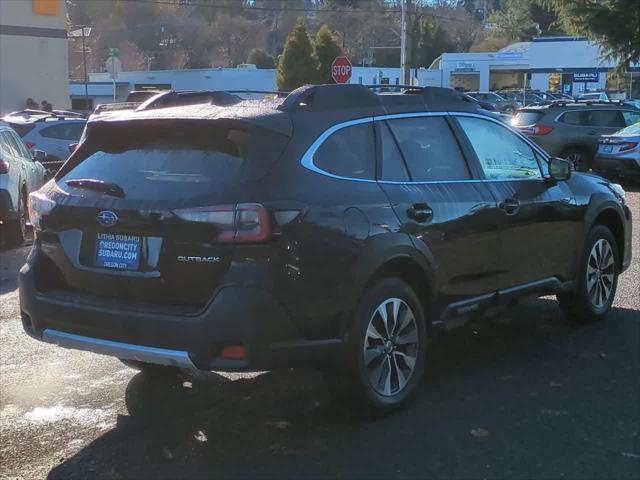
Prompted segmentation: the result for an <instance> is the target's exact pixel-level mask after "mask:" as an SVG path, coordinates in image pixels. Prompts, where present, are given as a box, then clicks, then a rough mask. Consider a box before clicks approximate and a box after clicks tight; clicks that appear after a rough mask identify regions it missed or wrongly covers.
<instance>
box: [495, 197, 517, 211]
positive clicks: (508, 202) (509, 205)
mask: <svg viewBox="0 0 640 480" xmlns="http://www.w3.org/2000/svg"><path fill="white" fill-rule="evenodd" d="M498 208H500V210H504V211H505V213H506V214H507V215H513V214H514V213H516V212H517V211H518V209H519V208H520V202H519V201H518V200H516V199H515V198H507V199H505V200H503V201H502V202H500V203H499V204H498Z"/></svg>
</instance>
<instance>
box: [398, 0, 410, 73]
mask: <svg viewBox="0 0 640 480" xmlns="http://www.w3.org/2000/svg"><path fill="white" fill-rule="evenodd" d="M400 2H401V4H400V5H401V6H400V8H401V12H402V17H401V20H400V22H401V27H400V77H401V80H402V84H403V85H409V83H410V82H411V71H410V70H411V69H410V68H409V59H410V58H411V57H410V56H409V49H410V48H411V45H410V42H409V35H408V30H409V29H408V28H407V24H408V23H409V22H410V14H411V0H400Z"/></svg>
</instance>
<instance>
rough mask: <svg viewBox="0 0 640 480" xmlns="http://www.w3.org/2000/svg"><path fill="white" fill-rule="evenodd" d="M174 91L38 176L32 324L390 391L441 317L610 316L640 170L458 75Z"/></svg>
mask: <svg viewBox="0 0 640 480" xmlns="http://www.w3.org/2000/svg"><path fill="white" fill-rule="evenodd" d="M218 94H219V92H218ZM161 95H162V96H166V95H168V96H174V99H173V100H171V101H170V102H168V104H169V105H172V106H169V107H167V106H166V103H167V102H164V104H163V102H160V101H158V100H154V99H151V100H149V101H147V102H146V103H145V104H143V105H142V106H140V107H138V109H137V110H135V111H129V112H115V113H111V114H109V115H105V116H100V115H97V116H95V117H94V118H93V119H92V120H91V121H90V122H89V123H88V126H87V130H86V133H85V136H84V138H83V140H82V142H81V143H80V146H79V148H78V149H77V150H76V151H75V152H74V153H73V155H72V156H71V158H70V159H69V161H68V162H67V163H66V164H65V165H64V166H63V168H62V169H61V170H60V171H59V172H58V173H57V174H56V176H55V178H54V179H53V180H52V181H50V182H49V183H48V184H47V185H46V186H45V187H43V188H42V189H41V190H40V191H39V192H37V193H34V194H32V196H31V199H30V214H31V221H32V223H33V225H34V226H35V230H36V238H35V242H34V246H33V249H32V251H31V253H30V255H29V257H28V261H27V264H26V265H25V266H24V267H23V268H22V270H21V272H20V301H21V309H22V321H23V324H24V329H25V330H26V332H27V333H28V334H29V335H31V336H33V337H35V338H37V339H39V340H43V341H46V342H51V343H55V344H58V345H61V346H63V347H70V348H77V349H83V350H89V351H93V352H96V353H101V354H107V355H113V356H116V357H118V358H120V359H122V361H123V362H125V363H126V364H127V365H131V366H134V367H136V368H139V369H141V370H151V369H153V368H156V369H157V368H160V369H162V368H165V369H166V368H171V367H181V368H190V369H202V370H263V369H272V368H277V367H279V366H289V367H291V366H298V365H301V364H313V365H317V366H320V367H322V368H324V369H326V370H327V371H329V372H332V373H334V374H336V375H342V376H345V377H350V379H351V381H350V382H348V383H350V385H351V386H352V388H353V389H354V390H355V391H356V392H357V393H358V394H359V397H360V398H361V399H363V400H364V401H365V404H366V405H368V406H369V407H375V408H378V409H389V408H391V407H394V406H397V405H399V404H400V403H402V402H403V401H404V400H406V399H407V397H408V396H410V394H411V393H412V392H414V391H415V389H416V385H417V384H418V382H419V381H420V379H421V377H422V373H423V370H424V361H425V355H426V352H427V351H428V350H429V348H430V343H431V341H432V338H433V334H434V333H435V332H437V331H438V330H439V329H440V328H441V327H444V326H446V325H447V324H451V323H452V321H454V320H457V319H459V318H460V317H461V316H462V317H468V316H470V315H474V314H476V313H477V312H481V311H483V310H485V309H486V307H489V306H494V305H496V304H500V303H503V302H505V301H506V302H511V301H513V299H514V298H517V297H520V296H522V295H543V294H556V295H557V296H558V298H559V300H560V306H561V307H562V309H563V310H565V311H566V312H567V313H568V315H569V316H570V317H571V318H572V319H573V320H575V321H579V322H586V321H591V320H596V319H598V318H600V317H602V316H603V315H605V314H606V313H607V311H608V310H609V308H610V307H611V304H612V302H613V298H614V295H615V291H616V283H617V277H618V275H619V274H620V273H621V272H622V271H624V270H625V269H626V268H627V267H628V266H629V263H630V259H631V240H630V239H631V213H630V210H629V208H628V207H627V206H626V205H625V199H624V191H623V190H622V189H621V188H620V187H619V186H618V185H615V184H612V183H609V182H607V181H606V180H603V179H602V178H600V177H597V176H594V175H590V174H585V173H574V172H573V171H572V170H571V169H570V166H569V163H568V162H567V161H566V160H562V159H556V158H549V157H548V156H547V154H546V153H545V152H544V151H543V150H542V149H540V148H539V147H538V146H537V145H535V144H534V143H533V142H531V141H530V140H528V139H527V138H526V137H525V136H523V135H521V134H519V133H517V132H515V131H514V130H512V129H511V128H509V127H508V126H506V125H504V124H503V123H501V122H500V121H498V120H495V119H493V118H491V117H488V116H486V115H485V114H483V113H482V112H481V110H479V109H478V108H477V107H476V106H475V105H474V104H472V103H469V102H467V101H464V99H462V98H461V97H460V96H459V94H458V93H457V92H454V91H453V90H449V89H440V88H425V89H418V88H407V89H405V90H403V91H402V92H401V93H395V94H383V93H381V92H376V91H374V90H371V89H369V88H367V87H365V86H360V85H340V86H338V85H332V86H309V87H304V88H301V89H298V90H296V91H294V92H293V93H291V94H290V95H289V96H287V97H286V98H285V99H277V98H276V99H272V100H265V101H240V100H239V99H237V98H236V99H235V100H234V99H232V98H229V99H227V100H228V101H226V102H225V101H223V102H218V103H222V104H223V105H224V106H223V105H221V104H218V105H216V104H215V103H216V102H209V103H201V104H197V105H186V106H180V105H179V104H180V101H179V100H180V94H178V93H175V92H167V93H163V94H161ZM219 95H220V94H219ZM222 96H224V95H222ZM164 98H165V100H167V99H168V98H169V97H164ZM201 98H202V96H201ZM201 101H202V100H201ZM185 103H187V104H188V103H190V102H188V101H186V102H185Z"/></svg>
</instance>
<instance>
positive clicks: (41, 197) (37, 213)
mask: <svg viewBox="0 0 640 480" xmlns="http://www.w3.org/2000/svg"><path fill="white" fill-rule="evenodd" d="M55 206H56V202H54V201H53V200H51V199H50V198H49V197H47V196H46V195H45V194H43V193H40V192H33V193H31V194H29V221H30V222H31V225H33V228H35V229H36V230H40V229H41V226H40V222H41V221H42V217H44V216H45V215H48V214H49V213H51V210H53V207H55Z"/></svg>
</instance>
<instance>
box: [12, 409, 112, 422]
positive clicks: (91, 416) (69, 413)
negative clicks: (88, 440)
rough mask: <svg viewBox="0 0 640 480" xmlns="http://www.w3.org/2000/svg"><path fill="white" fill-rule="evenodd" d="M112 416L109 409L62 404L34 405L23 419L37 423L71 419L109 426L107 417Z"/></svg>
mask: <svg viewBox="0 0 640 480" xmlns="http://www.w3.org/2000/svg"><path fill="white" fill-rule="evenodd" d="M112 416H113V413H112V412H110V411H109V410H104V409H101V408H73V407H65V406H63V405H55V406H53V407H36V408H34V409H33V410H30V411H28V412H27V413H25V414H24V419H25V420H27V421H29V422H32V423H37V424H47V423H56V422H61V421H72V422H74V423H78V424H80V425H85V426H92V425H93V426H98V427H103V426H109V422H108V419H109V418H110V417H112Z"/></svg>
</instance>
